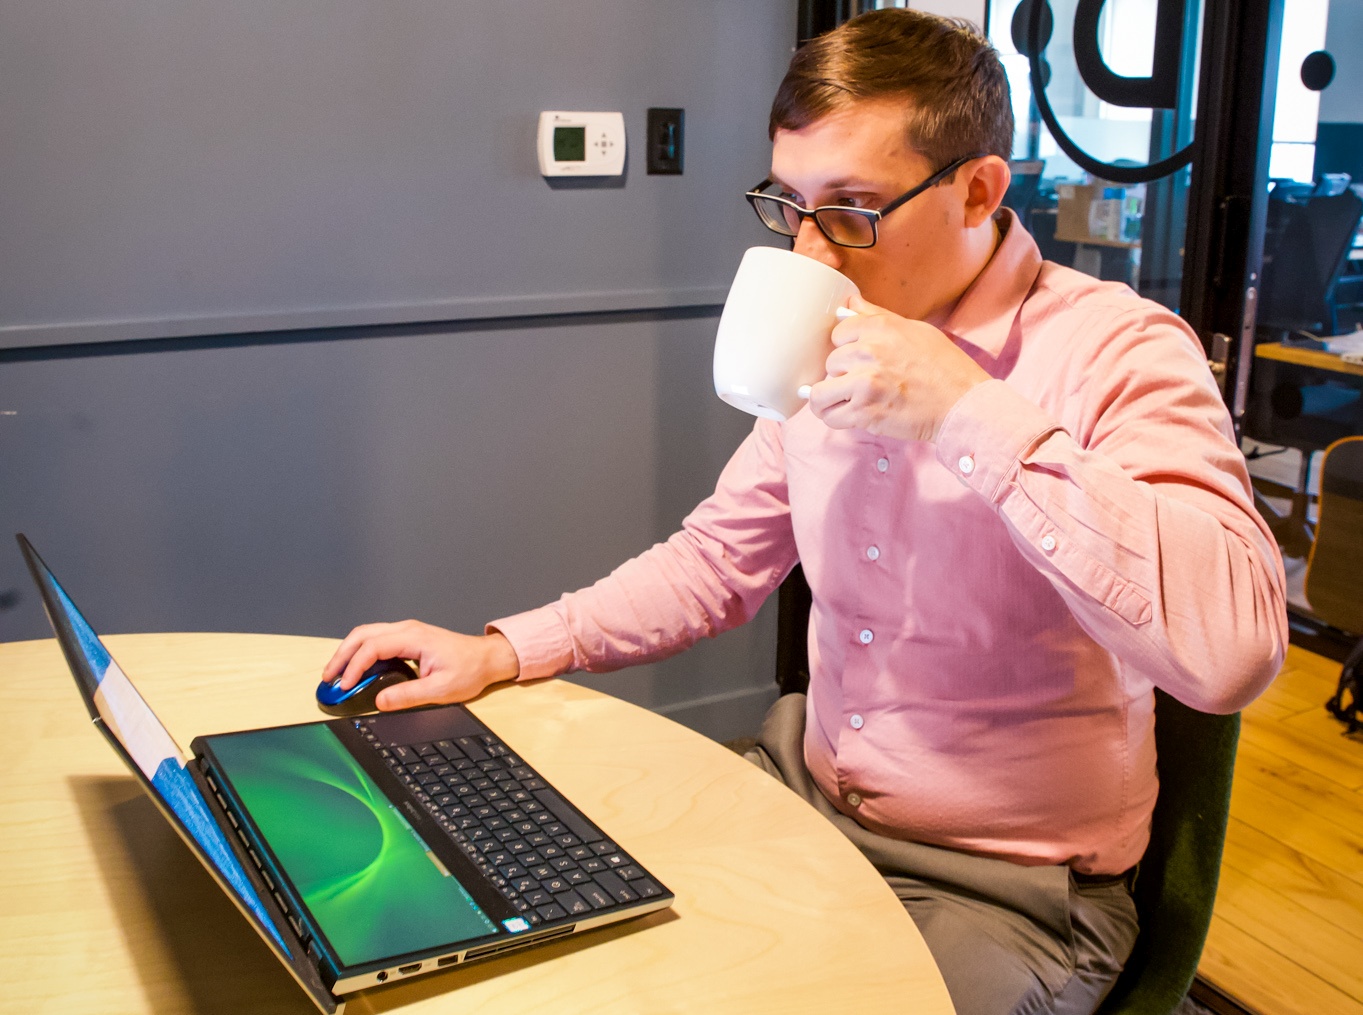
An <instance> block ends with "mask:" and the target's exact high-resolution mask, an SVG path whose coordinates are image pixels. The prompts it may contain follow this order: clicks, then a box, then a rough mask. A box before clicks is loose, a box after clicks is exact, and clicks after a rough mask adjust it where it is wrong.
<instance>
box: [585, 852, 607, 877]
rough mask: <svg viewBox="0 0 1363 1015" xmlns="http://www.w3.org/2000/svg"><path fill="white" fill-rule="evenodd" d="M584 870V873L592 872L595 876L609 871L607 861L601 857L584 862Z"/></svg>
mask: <svg viewBox="0 0 1363 1015" xmlns="http://www.w3.org/2000/svg"><path fill="white" fill-rule="evenodd" d="M582 869H583V870H584V871H591V872H592V873H593V874H599V873H601V872H602V871H604V870H606V869H607V868H606V861H605V860H602V859H601V858H600V857H599V856H594V857H592V858H591V859H590V860H583V861H582Z"/></svg>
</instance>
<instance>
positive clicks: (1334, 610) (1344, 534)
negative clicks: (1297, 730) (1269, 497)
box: [1306, 437, 1363, 733]
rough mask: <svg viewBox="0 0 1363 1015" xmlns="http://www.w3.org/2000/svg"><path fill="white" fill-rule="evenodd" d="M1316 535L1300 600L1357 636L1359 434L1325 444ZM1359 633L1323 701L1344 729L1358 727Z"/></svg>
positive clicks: (1361, 541) (1362, 444)
mask: <svg viewBox="0 0 1363 1015" xmlns="http://www.w3.org/2000/svg"><path fill="white" fill-rule="evenodd" d="M1320 472H1321V476H1320V507H1319V513H1318V515H1317V518H1316V538H1315V540H1314V542H1312V544H1311V555H1310V556H1309V557H1308V558H1307V561H1306V600H1307V602H1309V603H1310V604H1311V611H1312V612H1313V613H1315V614H1316V616H1318V617H1319V618H1320V619H1321V620H1323V621H1325V623H1327V624H1329V625H1330V626H1331V627H1337V628H1339V629H1340V630H1343V631H1347V632H1349V633H1351V634H1353V635H1355V636H1363V437H1345V438H1344V439H1343V440H1338V441H1335V442H1334V443H1333V444H1331V445H1330V446H1329V447H1328V448H1326V449H1325V459H1324V461H1323V462H1322V463H1321V470H1320ZM1360 677H1363V637H1360V639H1359V641H1358V643H1357V644H1356V645H1355V646H1354V649H1353V651H1352V652H1351V653H1350V654H1349V657H1348V659H1346V660H1345V663H1344V666H1343V668H1342V670H1341V671H1340V678H1339V689H1338V690H1337V691H1336V692H1335V695H1334V697H1333V698H1331V699H1330V701H1329V702H1328V703H1327V704H1326V707H1327V708H1328V709H1329V710H1330V712H1331V713H1332V714H1333V715H1334V716H1335V717H1336V718H1337V719H1339V720H1340V721H1341V722H1343V723H1345V724H1346V726H1347V728H1348V732H1350V733H1356V732H1358V731H1359V730H1360V729H1363V699H1361V698H1360Z"/></svg>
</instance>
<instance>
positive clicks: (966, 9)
mask: <svg viewBox="0 0 1363 1015" xmlns="http://www.w3.org/2000/svg"><path fill="white" fill-rule="evenodd" d="M908 6H910V7H912V8H913V9H914V10H916V11H928V12H929V13H931V14H942V15H945V16H946V17H949V18H965V19H966V20H967V21H973V22H975V24H977V25H979V26H980V27H981V28H983V27H984V7H985V0H912V2H911V3H909V5H908Z"/></svg>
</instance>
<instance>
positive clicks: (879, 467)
mask: <svg viewBox="0 0 1363 1015" xmlns="http://www.w3.org/2000/svg"><path fill="white" fill-rule="evenodd" d="M889 467H890V460H889V459H888V458H877V459H876V471H877V472H884V471H885V470H887V469H888V468H889Z"/></svg>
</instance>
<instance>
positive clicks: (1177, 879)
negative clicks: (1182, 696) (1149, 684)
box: [776, 567, 1240, 1015]
mask: <svg viewBox="0 0 1363 1015" xmlns="http://www.w3.org/2000/svg"><path fill="white" fill-rule="evenodd" d="M810 603H811V595H810V591H809V585H808V583H806V581H805V578H804V573H803V571H801V570H800V569H799V568H798V567H797V568H796V569H795V570H794V571H792V572H791V574H790V576H789V577H787V578H786V580H785V581H784V582H783V583H782V585H781V589H780V601H779V609H778V620H777V629H778V633H777V673H776V683H777V686H778V687H779V688H780V691H781V693H782V694H788V693H791V692H804V691H806V690H807V689H808V687H809V657H808V648H807V646H808V641H807V635H808V630H809V611H810ZM1239 737H1240V716H1239V714H1238V713H1236V714H1234V715H1208V714H1206V713H1203V712H1198V711H1195V710H1194V709H1191V708H1189V707H1188V706H1187V705H1184V704H1182V703H1181V702H1179V701H1177V700H1176V699H1174V698H1173V697H1171V696H1170V695H1168V694H1165V693H1164V692H1163V691H1159V690H1157V691H1155V751H1156V767H1157V770H1158V773H1159V782H1160V788H1159V797H1158V799H1157V800H1156V801H1155V813H1154V816H1153V817H1152V819H1151V825H1150V844H1149V846H1147V847H1146V850H1145V854H1144V855H1143V856H1142V857H1141V864H1140V873H1139V875H1138V876H1137V878H1136V884H1135V888H1134V892H1133V894H1134V896H1135V902H1136V912H1137V914H1138V916H1139V919H1140V932H1139V934H1138V935H1137V937H1136V944H1135V946H1134V948H1133V949H1132V952H1131V957H1130V958H1129V959H1127V962H1126V966H1125V968H1124V969H1123V970H1122V974H1121V976H1119V977H1118V978H1117V982H1116V983H1115V984H1114V985H1113V988H1112V991H1111V993H1109V994H1108V996H1107V999H1106V1000H1105V1001H1104V1002H1103V1004H1102V1006H1101V1007H1100V1008H1099V1009H1098V1011H1099V1015H1170V1013H1172V1012H1173V1011H1174V1009H1175V1008H1177V1007H1178V1005H1179V1003H1180V1002H1181V1001H1182V1000H1183V998H1184V996H1185V995H1186V994H1187V993H1188V988H1189V987H1190V986H1191V985H1192V982H1193V977H1194V976H1195V975H1196V973H1197V963H1198V960H1199V959H1200V958H1201V956H1202V946H1203V944H1204V943H1205V942H1206V940H1207V928H1208V927H1209V926H1210V925H1211V919H1212V904H1213V902H1215V900H1216V885H1217V880H1218V878H1219V877H1220V873H1221V850H1222V846H1223V845H1224V843H1225V839H1226V822H1227V819H1228V817H1229V814H1230V791H1231V778H1232V775H1233V773H1234V769H1235V747H1236V744H1237V742H1238V741H1239Z"/></svg>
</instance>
